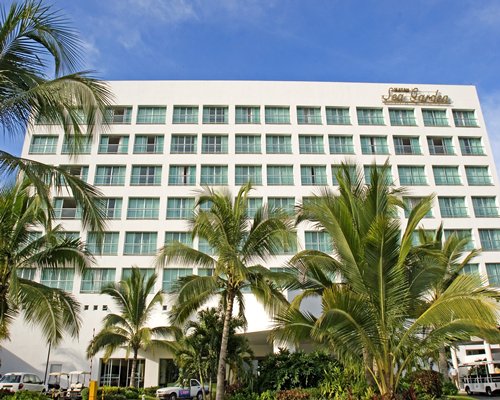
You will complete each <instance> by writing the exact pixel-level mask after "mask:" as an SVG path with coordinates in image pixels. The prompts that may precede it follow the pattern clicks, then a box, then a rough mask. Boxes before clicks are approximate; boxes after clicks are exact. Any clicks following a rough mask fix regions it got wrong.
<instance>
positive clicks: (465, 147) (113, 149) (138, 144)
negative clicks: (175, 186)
mask: <svg viewBox="0 0 500 400" xmlns="http://www.w3.org/2000/svg"><path fill="white" fill-rule="evenodd" d="M360 140H361V153H362V154H389V146H388V142H387V137H386V136H368V135H361V137H360ZM57 141H58V136H55V135H35V136H33V137H32V139H31V144H30V148H29V152H30V154H55V153H56V151H57ZM197 141H198V137H197V135H177V134H174V135H172V136H171V142H170V153H171V154H196V153H197V151H198V146H197ZM393 141H394V150H395V154H397V155H421V154H422V149H421V146H420V139H419V137H418V136H394V137H393ZM459 143H460V150H461V153H462V155H466V156H469V155H484V148H483V145H482V142H481V138H473V137H459ZM427 145H428V148H429V154H432V155H453V154H455V149H454V147H453V141H452V138H451V137H431V136H429V137H427ZM327 146H328V149H329V152H330V154H355V148H354V142H353V136H348V135H329V136H328V143H327ZM91 148H92V143H91V142H90V141H89V140H85V141H84V142H83V143H78V144H76V143H75V141H74V140H73V139H72V138H71V137H69V138H68V137H67V138H65V139H64V143H63V146H62V154H69V153H72V152H76V153H78V154H90V153H91ZM261 148H262V146H261V136H260V135H236V136H235V148H234V150H235V153H236V154H261ZM128 150H129V136H128V135H102V136H101V137H100V140H99V146H98V153H99V154H128ZM163 151H164V136H163V135H135V142H134V147H133V152H134V154H163ZM201 153H202V154H227V153H228V136H227V135H213V134H210V135H207V134H203V135H202V144H201ZM266 153H267V154H291V153H292V137H291V135H266ZM299 153H300V154H324V153H325V143H324V136H323V135H299Z"/></svg>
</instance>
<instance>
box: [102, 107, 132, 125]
mask: <svg viewBox="0 0 500 400" xmlns="http://www.w3.org/2000/svg"><path fill="white" fill-rule="evenodd" d="M105 120H106V122H107V123H108V124H130V123H131V122H132V107H124V106H114V107H108V108H107V109H106V113H105Z"/></svg>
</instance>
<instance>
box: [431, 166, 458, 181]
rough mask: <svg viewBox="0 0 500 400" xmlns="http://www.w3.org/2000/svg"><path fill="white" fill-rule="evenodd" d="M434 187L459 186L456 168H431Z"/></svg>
mask: <svg viewBox="0 0 500 400" xmlns="http://www.w3.org/2000/svg"><path fill="white" fill-rule="evenodd" d="M432 172H433V173H434V182H435V183H436V185H461V184H462V182H461V180H460V174H459V172H458V167H436V166H434V167H432Z"/></svg>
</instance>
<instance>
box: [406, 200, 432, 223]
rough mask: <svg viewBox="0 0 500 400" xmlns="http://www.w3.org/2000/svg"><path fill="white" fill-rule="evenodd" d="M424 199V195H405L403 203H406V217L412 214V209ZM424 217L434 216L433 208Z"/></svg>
mask: <svg viewBox="0 0 500 400" xmlns="http://www.w3.org/2000/svg"><path fill="white" fill-rule="evenodd" d="M422 199H423V197H403V203H404V205H405V210H404V211H405V218H408V217H409V216H410V213H411V211H412V210H413V209H414V208H415V207H416V206H417V204H418V203H420V202H421V201H422ZM424 218H432V209H431V210H429V212H428V213H427V214H425V217H424Z"/></svg>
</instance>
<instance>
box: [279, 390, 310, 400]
mask: <svg viewBox="0 0 500 400" xmlns="http://www.w3.org/2000/svg"><path fill="white" fill-rule="evenodd" d="M309 397H310V395H309V393H308V392H307V391H306V390H304V389H290V390H280V391H279V392H278V393H276V400H307V399H309Z"/></svg>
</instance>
